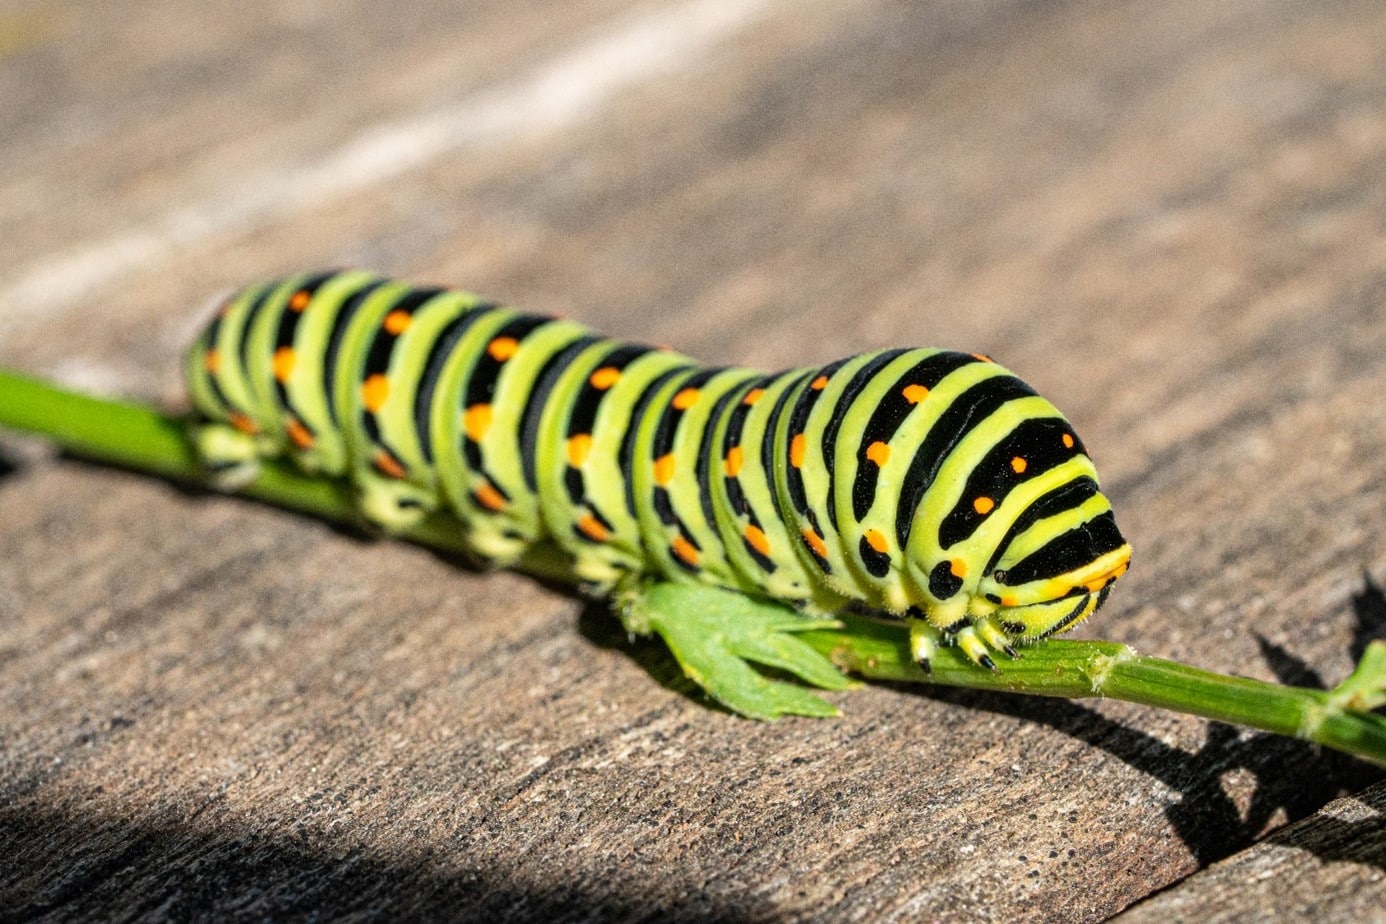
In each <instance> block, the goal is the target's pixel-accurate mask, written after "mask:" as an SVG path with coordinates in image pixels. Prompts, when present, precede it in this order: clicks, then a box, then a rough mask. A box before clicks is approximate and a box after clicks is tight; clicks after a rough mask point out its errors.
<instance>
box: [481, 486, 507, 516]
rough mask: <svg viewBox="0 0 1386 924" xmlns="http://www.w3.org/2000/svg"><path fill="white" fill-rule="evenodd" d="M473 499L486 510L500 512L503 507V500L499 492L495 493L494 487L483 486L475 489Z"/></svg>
mask: <svg viewBox="0 0 1386 924" xmlns="http://www.w3.org/2000/svg"><path fill="white" fill-rule="evenodd" d="M475 497H476V501H477V503H479V504H480V505H481V506H483V507H485V508H486V509H487V510H501V509H503V508H504V507H505V498H504V497H503V496H501V492H499V491H497V490H496V488H495V486H494V485H491V484H489V483H487V484H483V485H482V486H481V487H479V488H477V489H476V492H475Z"/></svg>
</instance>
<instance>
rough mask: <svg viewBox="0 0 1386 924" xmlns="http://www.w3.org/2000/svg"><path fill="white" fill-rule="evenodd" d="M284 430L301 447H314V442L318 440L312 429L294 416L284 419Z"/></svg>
mask: <svg viewBox="0 0 1386 924" xmlns="http://www.w3.org/2000/svg"><path fill="white" fill-rule="evenodd" d="M284 432H285V433H287V434H288V435H289V440H290V441H291V442H292V443H293V444H294V445H295V446H297V447H298V448H299V449H312V448H313V443H314V442H316V441H315V440H314V438H313V433H312V431H310V430H309V429H308V428H307V427H305V426H304V425H303V424H302V423H301V422H300V421H299V420H298V419H297V418H294V417H290V418H288V419H287V420H285V421H284Z"/></svg>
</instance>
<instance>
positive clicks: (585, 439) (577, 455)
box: [568, 433, 592, 468]
mask: <svg viewBox="0 0 1386 924" xmlns="http://www.w3.org/2000/svg"><path fill="white" fill-rule="evenodd" d="M591 451H592V434H590V433H576V434H574V435H572V436H570V437H568V464H569V465H571V466H573V468H577V467H578V466H579V465H581V464H582V463H584V462H586V461H587V454H588V453H590V452H591Z"/></svg>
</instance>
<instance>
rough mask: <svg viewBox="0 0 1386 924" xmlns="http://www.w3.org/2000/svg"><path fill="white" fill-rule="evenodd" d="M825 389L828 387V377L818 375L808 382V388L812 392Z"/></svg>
mask: <svg viewBox="0 0 1386 924" xmlns="http://www.w3.org/2000/svg"><path fill="white" fill-rule="evenodd" d="M827 387H828V377H827V376H826V375H820V376H819V377H818V378H816V379H814V380H813V381H812V382H809V388H812V389H813V390H814V391H822V390H823V389H825V388H827Z"/></svg>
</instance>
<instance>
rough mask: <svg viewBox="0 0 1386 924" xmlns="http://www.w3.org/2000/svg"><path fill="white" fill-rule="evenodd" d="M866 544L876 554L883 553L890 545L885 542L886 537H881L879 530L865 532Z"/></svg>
mask: <svg viewBox="0 0 1386 924" xmlns="http://www.w3.org/2000/svg"><path fill="white" fill-rule="evenodd" d="M866 544H867V545H869V546H871V548H873V549H875V550H876V551H877V552H885V550H886V549H888V548H890V543H888V542H886V537H885V536H883V535H881V531H880V530H879V529H868V530H867V531H866Z"/></svg>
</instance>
